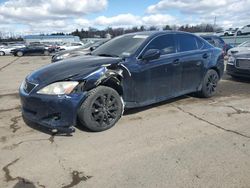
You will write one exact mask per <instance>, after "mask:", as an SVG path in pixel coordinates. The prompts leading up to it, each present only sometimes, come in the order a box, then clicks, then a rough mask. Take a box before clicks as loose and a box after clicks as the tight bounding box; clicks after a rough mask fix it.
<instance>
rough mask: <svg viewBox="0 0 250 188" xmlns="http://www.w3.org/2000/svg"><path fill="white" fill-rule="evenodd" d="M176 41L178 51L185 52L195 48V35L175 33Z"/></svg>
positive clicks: (196, 47)
mask: <svg viewBox="0 0 250 188" xmlns="http://www.w3.org/2000/svg"><path fill="white" fill-rule="evenodd" d="M177 41H178V44H179V52H186V51H192V50H197V49H198V46H197V42H196V37H195V36H193V35H188V34H177Z"/></svg>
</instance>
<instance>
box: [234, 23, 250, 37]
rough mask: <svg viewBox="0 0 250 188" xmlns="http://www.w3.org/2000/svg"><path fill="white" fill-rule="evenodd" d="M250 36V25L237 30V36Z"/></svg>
mask: <svg viewBox="0 0 250 188" xmlns="http://www.w3.org/2000/svg"><path fill="white" fill-rule="evenodd" d="M247 34H250V25H246V26H244V27H242V28H239V29H238V30H237V35H247Z"/></svg>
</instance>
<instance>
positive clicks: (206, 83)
mask: <svg viewBox="0 0 250 188" xmlns="http://www.w3.org/2000/svg"><path fill="white" fill-rule="evenodd" d="M218 81H219V75H218V73H217V72H216V71H215V70H213V69H210V70H208V71H207V73H206V75H205V76H204V78H203V81H202V88H201V91H200V96H201V97H204V98H209V97H212V96H214V95H215V93H216V89H217V85H218Z"/></svg>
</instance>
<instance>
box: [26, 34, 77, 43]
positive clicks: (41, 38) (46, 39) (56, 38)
mask: <svg viewBox="0 0 250 188" xmlns="http://www.w3.org/2000/svg"><path fill="white" fill-rule="evenodd" d="M23 39H24V41H25V43H26V44H30V43H72V42H80V38H79V37H78V36H73V35H27V36H24V38H23Z"/></svg>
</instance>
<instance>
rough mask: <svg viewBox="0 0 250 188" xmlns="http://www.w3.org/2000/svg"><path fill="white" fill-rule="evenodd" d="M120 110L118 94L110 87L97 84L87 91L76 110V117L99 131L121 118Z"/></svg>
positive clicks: (91, 128) (120, 102)
mask: <svg viewBox="0 0 250 188" xmlns="http://www.w3.org/2000/svg"><path fill="white" fill-rule="evenodd" d="M122 111H123V104H122V99H121V97H120V95H119V94H118V93H117V92H116V91H115V90H114V89H112V88H110V87H106V86H98V87H97V88H95V89H92V90H91V91H89V93H88V97H87V99H86V100H85V101H84V102H83V103H82V105H81V107H80V109H79V111H78V118H79V120H80V122H81V124H82V125H83V126H85V127H87V128H88V129H89V130H91V131H94V132H99V131H104V130H107V129H110V128H111V127H113V126H114V125H115V124H116V122H117V121H118V120H119V119H120V118H121V116H122Z"/></svg>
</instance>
